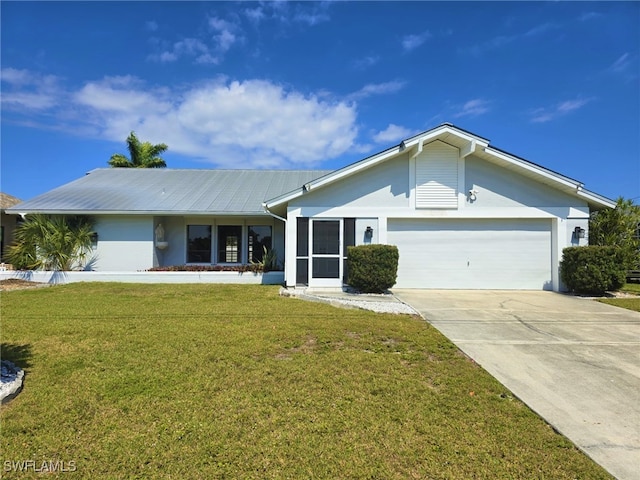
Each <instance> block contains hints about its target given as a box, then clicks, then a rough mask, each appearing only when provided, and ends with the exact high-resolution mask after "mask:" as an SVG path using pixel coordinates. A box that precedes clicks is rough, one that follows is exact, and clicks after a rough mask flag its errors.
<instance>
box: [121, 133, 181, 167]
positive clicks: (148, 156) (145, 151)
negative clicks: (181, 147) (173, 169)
mask: <svg viewBox="0 0 640 480" xmlns="http://www.w3.org/2000/svg"><path fill="white" fill-rule="evenodd" d="M127 148H128V149H129V155H130V157H131V159H129V158H127V157H126V156H125V155H122V154H121V153H114V154H113V155H111V159H110V160H109V165H111V166H112V167H114V168H166V166H167V164H166V163H165V161H164V160H163V159H162V158H161V157H160V154H162V153H164V152H166V151H167V149H168V148H169V147H168V146H167V145H165V144H164V143H160V144H158V145H152V144H151V143H149V142H140V140H138V137H136V134H135V132H131V133H130V134H129V136H128V137H127Z"/></svg>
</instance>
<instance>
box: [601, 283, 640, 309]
mask: <svg viewBox="0 0 640 480" xmlns="http://www.w3.org/2000/svg"><path fill="white" fill-rule="evenodd" d="M620 291H621V292H625V293H631V294H633V295H640V283H625V284H624V286H623V287H622V288H621V289H620ZM598 301H600V302H602V303H606V304H608V305H614V306H616V307H620V308H626V309H627V310H634V311H636V312H640V297H637V298H600V299H598Z"/></svg>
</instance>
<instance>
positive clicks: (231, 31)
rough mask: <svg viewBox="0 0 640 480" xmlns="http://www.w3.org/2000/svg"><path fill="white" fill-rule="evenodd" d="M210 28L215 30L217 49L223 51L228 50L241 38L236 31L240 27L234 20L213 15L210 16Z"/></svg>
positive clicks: (214, 37)
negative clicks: (230, 20)
mask: <svg viewBox="0 0 640 480" xmlns="http://www.w3.org/2000/svg"><path fill="white" fill-rule="evenodd" d="M209 28H211V30H212V31H214V32H215V35H214V36H213V39H214V41H215V44H216V49H217V50H218V51H219V52H221V53H225V52H227V51H228V50H229V49H230V48H231V47H232V46H233V44H234V43H236V42H237V41H238V40H239V38H238V36H237V35H236V33H235V32H237V31H238V29H239V27H238V26H237V25H236V24H234V23H232V22H229V21H227V20H223V19H222V18H218V17H211V18H209Z"/></svg>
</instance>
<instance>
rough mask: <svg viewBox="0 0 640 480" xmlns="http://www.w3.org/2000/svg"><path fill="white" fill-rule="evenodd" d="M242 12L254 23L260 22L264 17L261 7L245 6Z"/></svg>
mask: <svg viewBox="0 0 640 480" xmlns="http://www.w3.org/2000/svg"><path fill="white" fill-rule="evenodd" d="M243 13H244V14H245V16H246V17H247V18H248V19H249V20H251V21H252V22H255V23H260V22H261V21H262V20H264V18H265V17H266V15H265V13H264V10H263V9H262V7H256V8H245V9H244V11H243Z"/></svg>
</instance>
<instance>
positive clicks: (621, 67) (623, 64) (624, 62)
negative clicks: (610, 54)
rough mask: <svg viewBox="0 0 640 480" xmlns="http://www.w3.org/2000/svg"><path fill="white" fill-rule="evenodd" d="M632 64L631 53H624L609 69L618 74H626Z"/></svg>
mask: <svg viewBox="0 0 640 480" xmlns="http://www.w3.org/2000/svg"><path fill="white" fill-rule="evenodd" d="M630 64H631V58H630V57H629V53H628V52H627V53H624V54H623V55H622V56H620V57H619V58H618V59H617V60H616V61H615V62H613V64H612V65H611V66H610V67H609V70H611V71H612V72H616V73H622V72H624V71H625V70H626V69H627V68H628V67H629V65H630Z"/></svg>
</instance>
